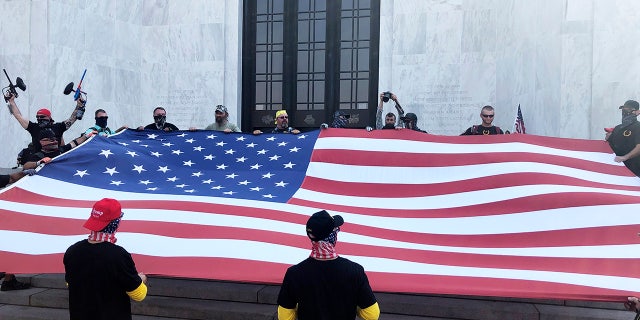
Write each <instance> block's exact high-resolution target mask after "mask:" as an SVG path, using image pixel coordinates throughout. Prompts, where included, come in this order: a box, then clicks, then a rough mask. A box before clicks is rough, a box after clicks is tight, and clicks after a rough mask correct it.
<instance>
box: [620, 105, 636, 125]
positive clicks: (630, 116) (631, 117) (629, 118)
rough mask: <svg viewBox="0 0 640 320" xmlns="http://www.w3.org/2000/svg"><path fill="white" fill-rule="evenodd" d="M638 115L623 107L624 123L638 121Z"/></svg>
mask: <svg viewBox="0 0 640 320" xmlns="http://www.w3.org/2000/svg"><path fill="white" fill-rule="evenodd" d="M636 117H637V116H636V115H635V114H634V113H633V112H632V111H629V110H625V109H622V124H623V125H629V124H631V123H634V122H636V121H637V119H636Z"/></svg>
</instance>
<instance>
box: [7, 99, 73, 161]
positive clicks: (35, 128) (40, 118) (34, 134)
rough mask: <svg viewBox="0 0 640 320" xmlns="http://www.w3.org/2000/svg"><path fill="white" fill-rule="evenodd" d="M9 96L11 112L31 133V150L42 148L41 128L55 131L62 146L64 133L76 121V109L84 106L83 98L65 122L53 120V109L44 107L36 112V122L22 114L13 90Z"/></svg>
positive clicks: (37, 150) (35, 150) (36, 150)
mask: <svg viewBox="0 0 640 320" xmlns="http://www.w3.org/2000/svg"><path fill="white" fill-rule="evenodd" d="M7 97H8V99H9V111H10V112H11V114H13V116H14V117H15V118H16V120H18V122H19V123H20V125H21V126H22V128H24V129H25V130H27V131H29V134H30V135H31V144H32V148H31V150H29V151H30V152H39V151H40V150H41V149H42V146H41V145H40V141H39V140H40V130H42V129H45V128H49V129H51V130H52V131H53V133H54V135H55V137H56V139H57V142H58V146H62V145H63V144H64V142H63V139H62V135H63V134H64V132H65V131H67V130H68V129H69V128H70V127H71V125H72V124H73V123H74V122H76V119H77V118H76V111H77V110H78V109H79V108H82V107H83V106H84V102H83V100H82V99H78V101H77V103H76V108H75V109H74V110H73V111H72V112H71V116H70V117H69V119H67V120H65V121H63V122H55V121H53V119H52V118H51V111H49V109H46V108H42V109H40V110H38V112H36V120H37V123H36V122H31V121H29V120H27V119H25V118H24V117H23V116H22V113H21V112H20V109H18V106H17V105H16V102H15V96H14V95H13V94H11V92H9V93H8V95H7Z"/></svg>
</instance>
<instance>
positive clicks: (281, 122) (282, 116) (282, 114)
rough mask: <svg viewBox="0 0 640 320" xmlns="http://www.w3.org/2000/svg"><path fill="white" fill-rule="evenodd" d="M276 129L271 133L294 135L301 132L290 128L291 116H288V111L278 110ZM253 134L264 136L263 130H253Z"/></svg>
mask: <svg viewBox="0 0 640 320" xmlns="http://www.w3.org/2000/svg"><path fill="white" fill-rule="evenodd" d="M275 124H276V127H275V128H273V130H272V131H271V133H292V134H298V133H300V130H298V129H295V128H292V127H289V115H288V114H287V110H278V111H276V121H275ZM253 134H262V130H259V129H256V130H253Z"/></svg>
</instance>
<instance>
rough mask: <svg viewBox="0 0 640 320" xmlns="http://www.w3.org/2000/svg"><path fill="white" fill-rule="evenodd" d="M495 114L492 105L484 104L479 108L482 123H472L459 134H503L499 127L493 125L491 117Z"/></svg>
mask: <svg viewBox="0 0 640 320" xmlns="http://www.w3.org/2000/svg"><path fill="white" fill-rule="evenodd" d="M495 115H496V112H495V110H494V109H493V107H492V106H484V107H482V110H480V119H482V123H481V124H480V125H473V126H471V127H469V129H467V131H465V132H463V133H462V134H461V136H475V135H485V136H486V135H491V134H504V132H502V129H500V127H497V126H494V125H493V124H492V123H493V117H494V116H495Z"/></svg>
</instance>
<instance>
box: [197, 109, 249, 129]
mask: <svg viewBox="0 0 640 320" xmlns="http://www.w3.org/2000/svg"><path fill="white" fill-rule="evenodd" d="M215 114H216V122H214V123H212V124H210V125H208V126H207V127H206V128H204V129H205V130H216V131H224V132H225V133H230V132H240V128H238V126H237V125H236V124H235V123H232V122H229V112H228V111H227V107H225V106H223V105H221V104H219V105H217V106H216V111H215Z"/></svg>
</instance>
